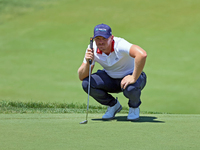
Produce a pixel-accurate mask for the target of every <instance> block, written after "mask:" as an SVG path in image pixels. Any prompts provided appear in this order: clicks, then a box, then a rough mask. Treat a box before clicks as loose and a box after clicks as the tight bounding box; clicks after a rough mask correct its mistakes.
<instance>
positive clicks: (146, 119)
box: [92, 116, 165, 123]
mask: <svg viewBox="0 0 200 150" xmlns="http://www.w3.org/2000/svg"><path fill="white" fill-rule="evenodd" d="M156 119H157V117H153V116H140V118H139V120H135V121H128V120H127V116H116V117H115V118H114V119H112V120H117V121H124V122H152V123H165V122H164V121H159V120H156ZM92 120H93V121H111V120H103V119H101V118H100V119H99V118H97V119H92Z"/></svg>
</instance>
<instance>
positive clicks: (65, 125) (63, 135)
mask: <svg viewBox="0 0 200 150" xmlns="http://www.w3.org/2000/svg"><path fill="white" fill-rule="evenodd" d="M101 116H102V114H89V118H88V123H87V124H79V123H80V122H81V121H84V120H85V114H0V129H1V130H0V141H1V142H0V149H1V150H18V149H19V150H33V149H37V150H47V149H48V150H55V149H56V150H66V149H67V150H77V149H81V150H94V149H95V150H101V149H104V150H110V149H115V150H118V149H119V150H121V149H126V150H129V149H131V150H132V149H139V150H147V149H148V150H155V149H157V150H158V149H162V150H189V149H191V150H199V149H200V144H199V139H200V128H199V126H200V115H175V114H141V117H140V120H139V121H136V122H130V121H126V114H117V115H116V117H115V119H114V120H112V121H102V120H101Z"/></svg>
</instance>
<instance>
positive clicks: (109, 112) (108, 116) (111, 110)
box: [102, 100, 122, 120]
mask: <svg viewBox="0 0 200 150" xmlns="http://www.w3.org/2000/svg"><path fill="white" fill-rule="evenodd" d="M121 110H122V106H121V104H120V103H119V101H118V100H117V103H116V104H115V105H114V106H112V107H110V106H108V108H107V111H106V113H105V114H104V115H103V117H102V119H103V120H111V119H113V118H114V117H115V114H116V113H118V112H120V111H121Z"/></svg>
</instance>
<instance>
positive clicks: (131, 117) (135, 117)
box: [127, 107, 140, 121]
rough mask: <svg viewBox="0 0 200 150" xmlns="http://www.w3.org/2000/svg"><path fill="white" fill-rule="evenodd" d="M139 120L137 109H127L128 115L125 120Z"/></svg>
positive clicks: (138, 109)
mask: <svg viewBox="0 0 200 150" xmlns="http://www.w3.org/2000/svg"><path fill="white" fill-rule="evenodd" d="M139 118H140V108H139V107H137V108H131V107H130V108H129V113H128V116H127V120H130V121H135V120H139Z"/></svg>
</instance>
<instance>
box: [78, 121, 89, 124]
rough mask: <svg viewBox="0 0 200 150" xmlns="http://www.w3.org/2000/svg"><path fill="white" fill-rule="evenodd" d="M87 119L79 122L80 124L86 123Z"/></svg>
mask: <svg viewBox="0 0 200 150" xmlns="http://www.w3.org/2000/svg"><path fill="white" fill-rule="evenodd" d="M87 122H88V121H87V120H85V121H82V122H80V124H87Z"/></svg>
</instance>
